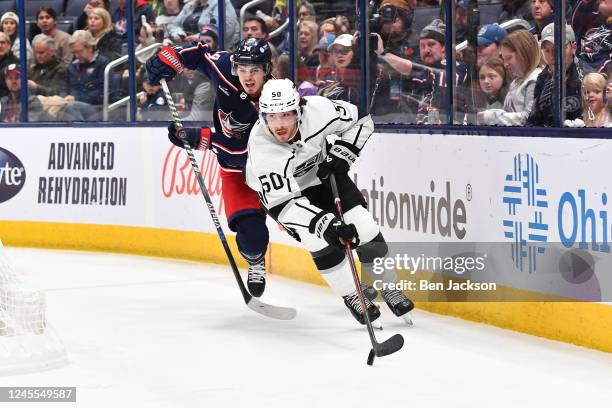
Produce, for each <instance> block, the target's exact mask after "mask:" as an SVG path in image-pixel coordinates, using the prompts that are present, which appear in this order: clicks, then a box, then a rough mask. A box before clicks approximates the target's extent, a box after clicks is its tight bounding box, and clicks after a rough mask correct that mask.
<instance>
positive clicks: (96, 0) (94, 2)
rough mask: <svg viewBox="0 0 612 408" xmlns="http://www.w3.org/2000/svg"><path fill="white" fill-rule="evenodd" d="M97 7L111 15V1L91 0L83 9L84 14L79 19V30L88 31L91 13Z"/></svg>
mask: <svg viewBox="0 0 612 408" xmlns="http://www.w3.org/2000/svg"><path fill="white" fill-rule="evenodd" d="M96 7H102V8H104V9H106V11H108V12H109V13H110V0H89V3H87V4H86V5H85V7H84V8H83V12H82V13H81V15H80V16H79V18H78V19H77V29H79V30H86V29H87V24H88V23H89V21H88V20H89V13H90V12H91V10H93V9H94V8H96Z"/></svg>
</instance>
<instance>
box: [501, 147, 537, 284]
mask: <svg viewBox="0 0 612 408" xmlns="http://www.w3.org/2000/svg"><path fill="white" fill-rule="evenodd" d="M502 201H503V203H504V205H505V206H506V208H507V214H506V216H505V217H504V219H503V227H504V237H505V238H506V239H507V240H512V242H513V243H512V245H511V252H512V260H513V262H514V265H515V267H516V268H517V269H518V270H520V271H521V272H523V271H525V270H527V271H529V273H533V272H535V271H536V269H537V265H538V263H537V260H538V256H539V255H541V254H543V253H544V251H545V247H544V245H545V243H546V242H547V240H548V224H547V223H546V221H547V220H546V219H545V217H544V210H545V209H546V208H548V194H547V191H546V188H544V186H543V185H542V180H541V175H540V167H539V165H538V164H537V163H536V162H535V160H534V159H533V157H531V156H530V155H528V154H518V155H516V156H514V165H513V168H512V171H511V172H510V173H508V174H506V176H505V182H504V192H503V198H502Z"/></svg>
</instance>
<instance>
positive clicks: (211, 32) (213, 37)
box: [200, 24, 219, 52]
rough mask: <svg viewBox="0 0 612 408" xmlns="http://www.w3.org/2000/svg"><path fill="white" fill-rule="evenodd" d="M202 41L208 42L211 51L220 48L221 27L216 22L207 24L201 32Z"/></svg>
mask: <svg viewBox="0 0 612 408" xmlns="http://www.w3.org/2000/svg"><path fill="white" fill-rule="evenodd" d="M200 41H202V42H203V43H205V44H208V46H209V47H210V49H211V51H213V52H214V51H217V50H218V49H219V27H217V25H216V24H205V25H204V26H202V32H200Z"/></svg>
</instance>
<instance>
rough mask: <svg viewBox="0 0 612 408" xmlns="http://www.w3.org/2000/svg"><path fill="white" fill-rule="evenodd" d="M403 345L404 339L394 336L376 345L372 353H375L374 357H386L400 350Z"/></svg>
mask: <svg viewBox="0 0 612 408" xmlns="http://www.w3.org/2000/svg"><path fill="white" fill-rule="evenodd" d="M403 345H404V338H403V337H402V335H401V334H395V335H393V336H391V337H389V338H388V339H387V340H385V341H383V342H382V343H379V344H376V346H375V347H374V351H375V352H376V357H383V356H388V355H389V354H393V353H395V352H396V351H398V350H399V349H401V348H402V346H403Z"/></svg>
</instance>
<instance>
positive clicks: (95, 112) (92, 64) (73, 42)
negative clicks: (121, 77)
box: [65, 30, 116, 121]
mask: <svg viewBox="0 0 612 408" xmlns="http://www.w3.org/2000/svg"><path fill="white" fill-rule="evenodd" d="M70 48H71V49H72V53H73V54H74V57H75V59H74V61H72V63H71V64H70V65H69V66H68V78H67V92H68V95H67V96H66V97H65V100H66V101H67V102H69V103H68V106H66V112H65V114H66V120H78V121H83V120H100V105H102V102H103V95H104V94H103V92H104V68H105V67H106V65H107V64H108V62H109V60H108V58H106V57H105V56H104V55H102V54H98V53H97V52H96V40H95V39H94V38H93V36H92V35H91V33H90V32H89V31H86V30H77V31H75V32H74V33H73V34H72V36H71V37H70ZM110 89H116V88H114V87H112V86H111V87H110Z"/></svg>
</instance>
